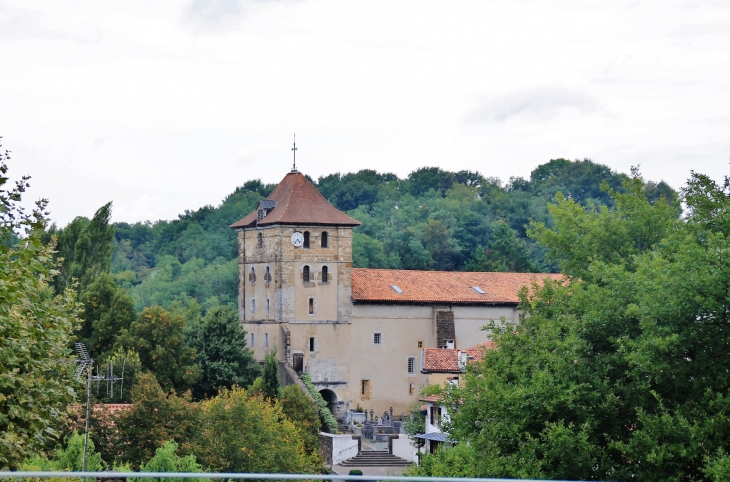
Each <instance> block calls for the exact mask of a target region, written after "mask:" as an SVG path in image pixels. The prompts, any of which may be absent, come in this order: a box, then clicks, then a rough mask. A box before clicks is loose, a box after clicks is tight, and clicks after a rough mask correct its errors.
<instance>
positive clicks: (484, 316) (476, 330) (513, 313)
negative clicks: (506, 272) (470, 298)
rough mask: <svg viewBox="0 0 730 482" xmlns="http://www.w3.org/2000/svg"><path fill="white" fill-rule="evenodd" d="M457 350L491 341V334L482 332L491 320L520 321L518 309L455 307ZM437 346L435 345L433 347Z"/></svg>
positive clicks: (453, 308)
mask: <svg viewBox="0 0 730 482" xmlns="http://www.w3.org/2000/svg"><path fill="white" fill-rule="evenodd" d="M452 310H453V311H454V329H455V331H456V348H460V349H463V348H470V347H472V346H474V345H477V344H479V343H483V342H485V341H487V340H489V333H488V332H486V331H484V330H482V327H483V326H486V325H487V324H488V323H489V320H495V321H500V319H501V318H502V317H504V318H505V321H518V319H519V317H518V316H517V312H518V311H517V308H512V307H502V306H453V307H452ZM433 346H435V345H433Z"/></svg>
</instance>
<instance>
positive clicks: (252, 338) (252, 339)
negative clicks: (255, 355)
mask: <svg viewBox="0 0 730 482" xmlns="http://www.w3.org/2000/svg"><path fill="white" fill-rule="evenodd" d="M253 342H254V337H253V333H251V348H253Z"/></svg>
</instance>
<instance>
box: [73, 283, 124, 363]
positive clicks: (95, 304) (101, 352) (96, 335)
mask: <svg viewBox="0 0 730 482" xmlns="http://www.w3.org/2000/svg"><path fill="white" fill-rule="evenodd" d="M81 302H82V303H83V305H84V312H83V313H82V315H81V318H82V320H83V323H82V325H81V327H80V329H79V330H78V332H77V333H78V336H79V338H80V341H82V342H84V343H86V347H87V348H88V350H89V353H90V354H91V355H92V356H93V357H94V358H96V359H97V360H101V359H102V358H106V357H107V356H108V355H109V354H110V352H111V350H112V348H113V346H114V343H115V342H116V339H117V337H118V336H120V335H121V334H122V333H124V332H125V331H127V330H129V328H130V326H131V324H132V322H133V321H134V319H135V318H136V317H137V312H136V311H135V309H134V303H133V302H132V298H131V297H130V296H129V294H127V292H126V291H125V290H124V289H122V288H120V287H118V286H117V284H116V283H115V282H114V280H113V279H112V277H111V275H109V273H101V274H100V275H99V276H98V277H97V278H96V280H95V281H94V282H92V283H91V284H90V285H88V286H87V287H86V289H84V290H83V291H82V292H81Z"/></svg>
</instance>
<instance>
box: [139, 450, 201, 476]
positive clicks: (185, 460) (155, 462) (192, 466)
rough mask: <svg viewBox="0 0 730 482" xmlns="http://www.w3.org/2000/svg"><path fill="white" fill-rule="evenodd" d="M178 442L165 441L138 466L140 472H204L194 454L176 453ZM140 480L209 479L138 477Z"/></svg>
mask: <svg viewBox="0 0 730 482" xmlns="http://www.w3.org/2000/svg"><path fill="white" fill-rule="evenodd" d="M177 448H178V444H177V443H175V441H174V440H169V441H167V442H165V443H164V444H163V445H162V447H160V448H158V449H157V450H156V451H155V456H154V457H152V458H151V459H150V460H149V461H148V462H147V463H145V464H144V465H142V466H141V467H140V470H141V471H142V472H188V473H198V472H205V470H204V469H203V467H202V466H201V465H200V464H199V463H198V462H197V461H196V460H195V456H194V455H185V456H182V457H181V456H179V455H177V453H176V452H177ZM139 480H141V481H151V480H156V481H159V480H165V481H170V482H187V481H188V480H192V481H197V482H210V479H206V478H200V479H183V478H177V477H170V478H165V479H146V478H140V479H139Z"/></svg>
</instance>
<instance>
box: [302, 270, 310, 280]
mask: <svg viewBox="0 0 730 482" xmlns="http://www.w3.org/2000/svg"><path fill="white" fill-rule="evenodd" d="M302 281H304V282H305V283H308V282H309V266H305V267H304V269H303V270H302Z"/></svg>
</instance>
